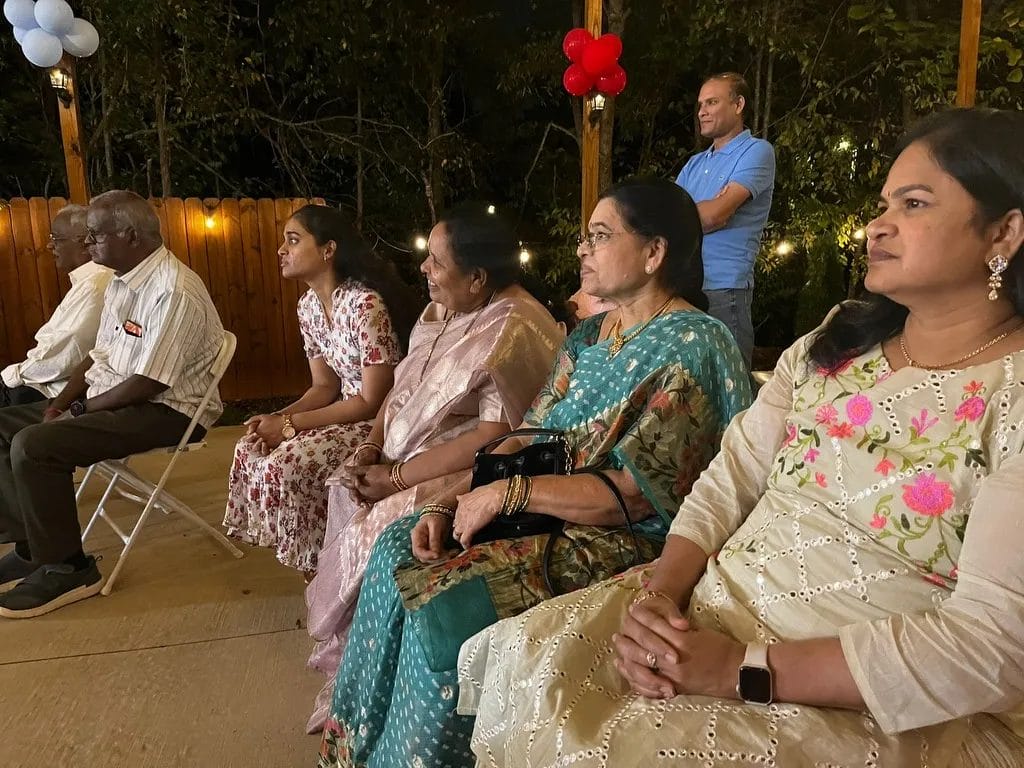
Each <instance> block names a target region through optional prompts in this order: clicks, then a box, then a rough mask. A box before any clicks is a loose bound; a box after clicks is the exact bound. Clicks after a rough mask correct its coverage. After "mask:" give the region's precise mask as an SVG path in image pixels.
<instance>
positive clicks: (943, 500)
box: [903, 473, 954, 517]
mask: <svg viewBox="0 0 1024 768" xmlns="http://www.w3.org/2000/svg"><path fill="white" fill-rule="evenodd" d="M953 500H954V497H953V490H952V488H950V486H949V483H943V482H940V481H938V480H936V479H935V474H934V473H921V474H920V475H918V476H917V478H916V479H915V480H914V482H913V483H911V484H910V485H904V486H903V503H904V504H906V505H907V506H908V507H910V509H912V510H914V511H915V512H917V513H918V514H921V515H926V516H928V517H938V516H939V515H941V514H943V513H944V512H945V511H946V510H947V509H949V508H950V507H951V506H953Z"/></svg>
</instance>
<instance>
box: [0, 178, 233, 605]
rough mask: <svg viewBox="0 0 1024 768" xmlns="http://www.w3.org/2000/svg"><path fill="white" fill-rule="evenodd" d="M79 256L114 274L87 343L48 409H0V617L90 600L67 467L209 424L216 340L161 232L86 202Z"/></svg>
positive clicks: (206, 300) (127, 201) (208, 312)
mask: <svg viewBox="0 0 1024 768" xmlns="http://www.w3.org/2000/svg"><path fill="white" fill-rule="evenodd" d="M86 223H87V234H86V238H85V244H86V247H87V248H88V250H89V254H90V256H91V257H92V260H93V261H94V262H96V263H97V264H101V265H103V266H105V267H108V268H110V269H111V270H113V272H114V277H113V278H111V280H110V284H109V285H108V286H107V290H106V294H105V296H104V305H103V312H102V314H101V316H100V326H99V331H98V333H97V335H96V344H95V347H94V348H93V349H92V351H91V352H90V353H89V355H88V356H87V357H86V358H85V360H84V361H83V362H82V364H81V365H80V366H79V367H78V368H77V369H76V370H75V371H74V372H73V373H72V374H71V377H70V379H69V381H68V383H67V385H66V386H65V387H64V389H63V390H61V392H60V394H59V395H57V396H56V397H55V398H54V399H53V400H52V401H50V402H49V403H34V404H31V405H23V406H16V407H11V408H4V409H2V410H0V542H13V543H14V545H15V546H14V549H13V550H11V551H10V552H8V553H7V554H6V555H4V556H3V557H0V593H2V594H0V616H2V617H6V618H31V617H33V616H39V615H42V614H44V613H48V612H50V611H52V610H55V609H57V608H60V607H62V606H65V605H68V604H69V603H73V602H76V601H78V600H82V599H85V598H87V597H91V596H92V595H95V594H96V593H97V592H99V591H100V588H101V586H102V583H103V579H102V576H101V575H100V572H99V570H98V569H97V568H96V559H95V558H94V557H92V556H89V555H86V554H85V553H84V552H83V551H82V541H81V536H82V532H81V527H80V524H79V521H78V510H77V508H76V505H75V493H74V484H73V481H72V477H73V475H74V471H75V468H76V467H87V466H89V465H91V464H94V463H96V462H98V461H104V460H107V459H119V458H124V457H125V456H130V455H132V454H135V453H141V452H143V451H147V450H150V449H152V448H158V447H163V446H172V445H175V444H176V443H177V442H178V441H179V440H180V439H181V436H182V435H183V434H184V433H185V430H186V429H187V428H188V425H189V423H190V421H191V419H192V417H193V416H195V415H196V414H197V413H198V423H199V425H200V426H199V427H197V429H196V432H195V434H194V435H193V436H194V438H195V439H200V438H201V437H202V436H203V435H205V433H206V429H207V428H209V427H210V426H212V424H213V423H214V422H215V421H216V420H217V418H218V417H219V416H220V413H221V411H222V410H223V406H222V405H221V401H220V398H219V397H214V398H211V400H210V402H209V403H208V404H207V406H206V408H205V410H204V411H202V412H199V406H200V404H201V402H202V398H203V396H204V394H205V393H206V391H207V390H208V389H209V387H210V385H211V383H212V381H213V378H212V377H213V373H212V371H211V367H212V364H213V361H214V359H215V358H216V356H217V354H218V352H219V351H220V346H221V343H222V341H223V338H224V329H223V326H222V325H221V321H220V318H219V317H218V315H217V310H216V309H215V308H214V306H213V302H212V301H211V300H210V294H209V293H208V292H207V290H206V287H205V286H204V285H203V283H202V281H201V280H200V279H199V277H198V276H197V275H196V273H195V272H193V271H192V270H191V269H189V268H188V267H187V266H185V265H184V264H183V263H181V262H180V261H179V260H178V259H177V258H175V256H174V254H172V253H171V252H170V251H169V250H167V248H165V247H164V245H163V240H162V239H161V237H160V222H159V220H158V219H157V216H156V213H155V212H154V211H153V209H152V208H151V207H150V206H149V204H148V203H147V202H146V201H145V200H144V199H143V198H141V197H139V196H138V195H136V194H135V193H133V192H124V191H120V190H115V191H112V192H107V193H104V194H102V195H100V196H98V197H96V198H94V199H93V200H92V202H91V203H90V205H89V211H88V215H87V220H86Z"/></svg>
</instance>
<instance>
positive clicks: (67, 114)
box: [57, 53, 89, 205]
mask: <svg viewBox="0 0 1024 768" xmlns="http://www.w3.org/2000/svg"><path fill="white" fill-rule="evenodd" d="M57 66H58V67H60V68H62V69H66V70H67V71H68V72H69V73H70V75H71V76H70V77H69V78H68V93H69V94H70V95H71V101H70V102H69V103H68V104H65V103H64V102H63V101H61V100H60V99H58V100H57V110H58V111H59V112H60V133H61V137H62V139H63V141H64V163H65V165H66V166H67V171H68V199H69V200H70V201H71V202H72V203H77V204H78V205H85V204H86V203H88V202H89V179H88V177H87V176H86V173H85V150H84V148H83V146H84V144H85V140H84V139H83V137H82V115H81V113H80V112H79V109H78V80H77V77H78V72H77V67H76V66H75V57H74V56H71V55H70V54H67V53H65V54H64V58H62V59H61V60H60V63H59V64H58V65H57Z"/></svg>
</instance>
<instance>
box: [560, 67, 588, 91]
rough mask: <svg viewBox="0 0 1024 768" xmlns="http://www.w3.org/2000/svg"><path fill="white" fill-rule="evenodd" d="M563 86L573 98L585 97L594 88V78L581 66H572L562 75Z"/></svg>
mask: <svg viewBox="0 0 1024 768" xmlns="http://www.w3.org/2000/svg"><path fill="white" fill-rule="evenodd" d="M562 85H563V86H564V88H565V90H567V91H568V92H569V93H570V94H572V95H573V96H585V95H586V94H587V93H588V92H589V91H590V89H591V88H593V87H594V78H592V77H591V76H590V75H588V74H587V72H586V70H584V69H583V67H582V66H581V65H579V64H570V65H569V67H568V68H567V69H566V70H565V74H564V75H562Z"/></svg>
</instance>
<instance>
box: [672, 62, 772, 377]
mask: <svg viewBox="0 0 1024 768" xmlns="http://www.w3.org/2000/svg"><path fill="white" fill-rule="evenodd" d="M749 96H750V88H749V86H747V82H746V80H744V79H743V77H742V76H741V75H738V74H736V73H734V72H725V73H723V74H720V75H714V76H713V77H710V78H708V80H707V81H706V82H705V83H704V84H703V85H702V86H701V88H700V94H699V95H698V97H697V119H698V120H699V121H700V135H701V136H703V137H704V138H706V139H711V142H712V143H711V146H710V147H708V149H706V150H705V151H703V152H700V153H698V154H696V155H694V156H693V157H691V158H690V159H689V160H688V161H687V163H686V165H685V166H684V167H683V170H682V171H680V173H679V177H678V178H677V179H676V184H678V185H679V186H681V187H682V188H683V189H685V190H686V191H687V192H689V193H690V197H692V198H693V199H694V202H696V203H697V210H698V212H699V213H700V220H701V224H703V226H704V252H703V253H704V292H705V293H706V294H707V296H708V301H709V302H710V304H711V306H710V308H709V309H708V312H709V313H710V314H711V315H713V316H715V317H717V318H718V319H719V320H721V321H722V322H723V323H725V324H726V325H727V326H729V330H731V331H732V334H733V336H735V337H736V343H737V344H739V347H740V351H741V352H742V353H743V358H744V359H745V360H746V361H747V367H748V368H749V367H750V357H751V354H752V353H753V350H754V325H753V321H752V320H751V317H750V305H751V301H752V300H753V296H754V259H755V258H756V257H757V251H758V246H759V244H760V242H761V234H762V233H763V232H764V225H765V223H766V222H767V221H768V211H769V209H770V208H771V207H772V191H773V190H774V188H775V150H774V149H772V145H771V144H769V143H768V142H767V141H764V140H763V139H755V138H754V137H753V136H751V135H750V131H749V130H747V129H744V127H743V116H744V111H745V109H746V106H747V103H748V102H749V100H750V99H749Z"/></svg>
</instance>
